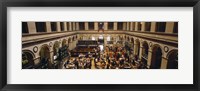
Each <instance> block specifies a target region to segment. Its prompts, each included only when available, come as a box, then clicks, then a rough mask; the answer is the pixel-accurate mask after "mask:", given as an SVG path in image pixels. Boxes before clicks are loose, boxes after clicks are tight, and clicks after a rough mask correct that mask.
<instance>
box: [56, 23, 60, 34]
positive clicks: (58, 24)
mask: <svg viewBox="0 0 200 91" xmlns="http://www.w3.org/2000/svg"><path fill="white" fill-rule="evenodd" d="M56 26H57V28H56V31H57V32H60V31H61V29H60V22H56Z"/></svg>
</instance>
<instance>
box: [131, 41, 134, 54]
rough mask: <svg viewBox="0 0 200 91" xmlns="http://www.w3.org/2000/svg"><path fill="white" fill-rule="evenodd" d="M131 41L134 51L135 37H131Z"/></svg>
mask: <svg viewBox="0 0 200 91" xmlns="http://www.w3.org/2000/svg"><path fill="white" fill-rule="evenodd" d="M131 43H132V47H131V48H132V50H133V51H134V39H133V38H131Z"/></svg>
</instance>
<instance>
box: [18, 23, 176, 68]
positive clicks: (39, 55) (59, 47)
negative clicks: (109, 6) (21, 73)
mask: <svg viewBox="0 0 200 91" xmlns="http://www.w3.org/2000/svg"><path fill="white" fill-rule="evenodd" d="M22 68H23V69H178V22H22Z"/></svg>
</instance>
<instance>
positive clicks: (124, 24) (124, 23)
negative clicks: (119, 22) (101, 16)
mask: <svg viewBox="0 0 200 91" xmlns="http://www.w3.org/2000/svg"><path fill="white" fill-rule="evenodd" d="M126 27H127V26H126V22H123V30H126Z"/></svg>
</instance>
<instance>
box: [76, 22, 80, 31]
mask: <svg viewBox="0 0 200 91" xmlns="http://www.w3.org/2000/svg"><path fill="white" fill-rule="evenodd" d="M76 30H79V23H78V22H76Z"/></svg>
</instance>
